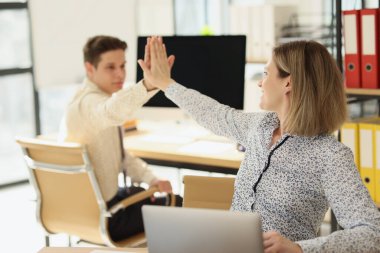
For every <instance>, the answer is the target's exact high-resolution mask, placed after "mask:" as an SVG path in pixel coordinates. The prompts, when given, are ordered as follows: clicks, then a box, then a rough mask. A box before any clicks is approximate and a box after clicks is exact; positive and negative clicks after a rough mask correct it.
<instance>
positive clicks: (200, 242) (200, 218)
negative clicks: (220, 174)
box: [142, 205, 263, 253]
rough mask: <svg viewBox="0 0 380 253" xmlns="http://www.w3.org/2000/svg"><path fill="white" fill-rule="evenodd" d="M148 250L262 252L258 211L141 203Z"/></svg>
mask: <svg viewBox="0 0 380 253" xmlns="http://www.w3.org/2000/svg"><path fill="white" fill-rule="evenodd" d="M142 211H143V220H144V228H145V234H146V237H147V241H148V250H149V253H178V252H181V253H194V252H196V253H202V252H204V253H231V252H240V253H245V252H247V253H248V252H249V253H262V252H263V241H262V229H261V220H260V216H259V215H258V214H257V213H240V212H231V211H224V210H212V209H196V208H179V207H163V206H148V205H146V206H143V207H142Z"/></svg>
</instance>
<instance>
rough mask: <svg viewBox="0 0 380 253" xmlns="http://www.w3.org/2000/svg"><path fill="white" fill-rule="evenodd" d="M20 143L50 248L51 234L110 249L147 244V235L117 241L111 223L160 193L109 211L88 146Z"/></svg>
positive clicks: (140, 196) (150, 192) (145, 193)
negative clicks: (110, 230)
mask: <svg viewBox="0 0 380 253" xmlns="http://www.w3.org/2000/svg"><path fill="white" fill-rule="evenodd" d="M16 141H17V143H18V144H20V146H21V147H22V150H23V153H24V158H25V161H26V164H27V167H28V169H29V174H30V183H31V184H32V186H33V187H34V189H35V191H36V196H37V208H36V214H37V220H38V222H39V223H40V224H41V226H42V227H43V228H44V230H45V232H46V234H47V235H46V238H45V239H46V246H49V235H50V234H57V233H65V234H68V235H69V236H70V235H75V236H78V237H79V238H80V239H81V240H84V241H88V242H90V243H94V244H101V245H106V246H109V247H136V246H139V245H142V244H144V243H145V242H146V240H145V235H144V233H140V234H137V235H135V236H132V237H130V238H128V239H125V240H122V241H118V242H115V241H113V240H112V239H111V238H110V236H109V233H108V218H109V217H111V216H112V215H113V214H115V213H116V212H117V211H119V210H120V209H122V208H125V207H128V206H130V205H132V204H134V203H136V202H138V201H141V200H143V199H145V198H149V197H150V196H152V195H153V194H154V193H155V192H157V191H158V189H157V188H155V187H154V188H150V189H148V190H146V191H143V192H140V193H138V194H135V195H132V196H131V197H128V198H126V199H124V200H122V201H120V202H119V203H117V204H115V205H114V206H112V207H111V208H109V209H107V206H106V203H105V201H104V199H103V197H102V195H101V192H100V188H99V185H98V182H97V180H96V177H95V174H94V171H93V167H92V165H91V162H90V159H89V157H88V154H87V152H86V148H85V147H84V146H81V145H80V144H78V143H60V144H59V143H57V142H52V141H47V140H41V139H32V138H17V139H16ZM171 199H172V200H174V199H175V198H174V197H173V196H172V198H171ZM172 204H173V203H172ZM69 241H70V240H69Z"/></svg>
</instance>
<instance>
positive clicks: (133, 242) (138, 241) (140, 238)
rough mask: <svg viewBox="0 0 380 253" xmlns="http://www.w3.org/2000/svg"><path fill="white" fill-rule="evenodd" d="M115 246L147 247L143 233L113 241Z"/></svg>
mask: <svg viewBox="0 0 380 253" xmlns="http://www.w3.org/2000/svg"><path fill="white" fill-rule="evenodd" d="M114 244H115V246H117V247H120V248H125V247H130V248H142V247H147V243H146V238H145V233H139V234H136V235H133V236H130V237H128V238H127V239H124V240H121V241H117V242H114Z"/></svg>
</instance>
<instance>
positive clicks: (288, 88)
mask: <svg viewBox="0 0 380 253" xmlns="http://www.w3.org/2000/svg"><path fill="white" fill-rule="evenodd" d="M291 90H292V79H291V78H290V76H288V77H286V78H285V94H286V95H287V94H289V93H290V91H291Z"/></svg>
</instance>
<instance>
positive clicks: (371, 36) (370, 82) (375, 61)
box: [360, 9, 380, 89]
mask: <svg viewBox="0 0 380 253" xmlns="http://www.w3.org/2000/svg"><path fill="white" fill-rule="evenodd" d="M360 24H361V46H362V54H361V65H362V67H361V70H362V72H361V76H362V78H361V79H362V87H363V88H368V89H377V88H379V73H378V72H379V29H380V28H379V9H364V10H360Z"/></svg>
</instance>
